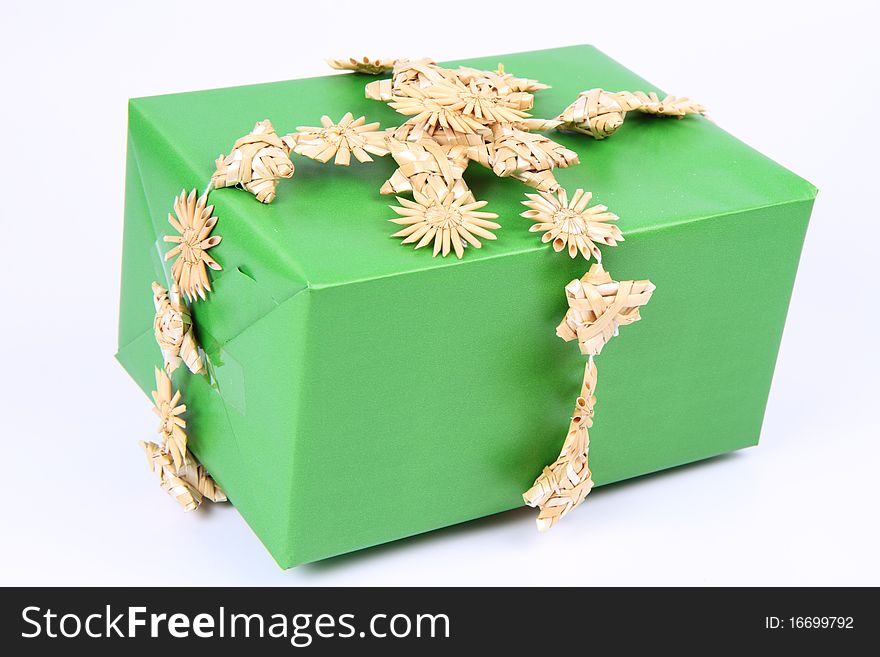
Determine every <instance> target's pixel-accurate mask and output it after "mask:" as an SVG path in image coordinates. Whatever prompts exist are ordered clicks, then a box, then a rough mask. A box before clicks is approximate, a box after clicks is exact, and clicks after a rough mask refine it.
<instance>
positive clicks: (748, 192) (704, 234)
mask: <svg viewBox="0 0 880 657" xmlns="http://www.w3.org/2000/svg"><path fill="white" fill-rule="evenodd" d="M499 62H503V63H504V66H505V69H506V70H507V71H508V72H511V73H513V74H515V75H517V76H523V77H529V78H535V79H538V80H541V81H542V82H545V83H547V84H550V85H552V88H551V89H548V90H545V91H540V92H537V93H536V94H535V106H534V109H533V110H532V112H531V113H532V114H533V116H535V117H547V118H549V117H553V116H556V115H557V114H558V113H559V112H560V111H561V110H562V109H564V108H565V107H566V106H567V105H568V104H569V103H571V102H572V100H573V99H574V98H575V97H576V96H577V94H578V93H579V92H580V91H583V90H584V89H589V88H593V87H602V88H604V89H609V90H615V91H616V90H624V89H625V90H646V91H650V90H657V88H656V87H655V86H654V85H651V84H650V83H648V82H646V81H644V80H642V79H641V78H639V77H637V76H636V75H635V74H633V73H631V72H630V71H628V70H627V69H625V68H623V67H622V66H620V65H619V64H617V63H616V62H614V61H613V60H611V59H609V58H608V57H606V56H605V55H603V54H602V53H600V52H599V51H597V50H596V49H594V48H592V47H590V46H574V47H568V48H559V49H553V50H544V51H538V52H527V53H519V54H512V55H499V56H496V57H488V58H483V59H475V60H468V61H465V62H456V63H455V64H456V65H457V64H465V65H468V66H473V67H478V68H487V69H492V68H495V67H496V66H497V64H498V63H499ZM372 79H373V78H370V77H367V76H361V75H355V74H342V75H331V76H327V77H320V78H310V79H305V80H295V81H288V82H277V83H271V84H262V85H254V86H246V87H236V88H229V89H217V90H210V91H201V92H194V93H185V94H174V95H167V96H156V97H149V98H138V99H133V100H132V101H131V102H130V107H129V137H128V161H127V182H126V207H125V233H124V253H123V272H122V294H121V309H120V321H119V351H118V354H117V358H118V360H119V361H120V363H121V364H122V365H123V367H125V368H126V370H127V371H128V372H129V373H130V374H131V376H132V377H133V378H134V380H135V381H136V382H137V383H138V385H139V386H140V387H141V388H142V389H143V390H144V392H146V393H149V391H150V390H151V389H152V387H153V371H154V370H153V368H154V367H156V366H159V367H161V365H162V355H161V352H160V350H159V348H158V347H157V345H156V342H155V339H154V336H153V328H152V322H153V314H154V308H153V302H152V295H151V291H150V284H151V282H152V281H154V280H155V281H158V282H159V283H161V284H162V285H167V282H168V281H169V280H170V279H169V277H168V274H169V263H165V262H164V261H163V254H164V253H165V251H167V250H168V248H169V246H168V245H167V244H165V243H164V242H163V241H162V237H163V235H166V234H170V230H171V228H170V226H169V225H168V223H167V214H168V212H169V211H170V210H171V205H172V201H173V199H174V197H175V196H176V195H177V194H178V193H179V192H180V190H181V189H182V188H186V189H187V190H189V189H192V188H193V187H198V188H199V192H201V191H202V190H203V188H204V186H205V185H206V183H207V182H208V180H209V179H210V178H211V174H212V173H213V172H214V161H215V159H216V158H217V155H218V154H219V153H221V151H222V152H228V149H229V147H230V146H231V145H232V143H233V142H234V141H235V140H236V139H237V138H238V137H240V136H241V135H244V134H246V133H247V132H249V131H250V130H251V128H252V127H253V125H254V123H255V122H256V121H258V120H261V119H264V118H269V119H271V120H272V123H273V124H274V126H275V128H276V130H277V131H278V132H279V134H284V133H285V132H290V131H293V130H294V129H295V128H296V126H298V125H316V124H317V121H318V119H319V117H320V116H321V115H323V114H328V115H330V116H331V117H333V118H334V119H338V118H339V117H340V116H342V115H343V114H344V113H345V112H347V111H351V112H352V113H353V114H354V116H356V117H357V116H360V115H365V116H366V117H367V120H368V121H380V122H381V123H382V127H383V128H384V127H390V126H394V125H399V124H400V123H401V122H402V121H403V120H405V117H401V116H400V115H399V114H397V113H395V112H394V111H393V110H392V109H390V108H389V107H387V106H385V105H384V104H383V103H379V102H375V101H371V100H368V99H366V98H365V97H364V85H365V84H366V83H367V82H369V81H371V80H372ZM674 91H675V92H677V93H682V92H683V90H674ZM551 136H552V138H553V139H554V140H556V141H558V142H560V143H562V144H563V145H564V146H566V147H567V148H570V149H572V150H574V151H576V152H577V153H578V155H579V156H580V161H581V164H580V165H577V166H574V167H571V168H568V169H560V170H557V171H556V177H557V179H558V180H559V182H560V183H561V184H562V185H563V186H564V187H566V188H567V189H569V190H574V189H576V188H578V187H582V188H585V189H589V190H590V191H592V192H593V194H594V202H597V203H602V204H605V205H607V206H608V207H609V208H610V210H611V211H613V212H614V213H616V214H618V215H619V216H620V221H619V226H620V228H621V230H622V231H623V234H624V236H625V238H626V242H625V243H623V244H622V245H620V246H618V247H615V248H610V247H606V248H605V249H603V256H604V257H603V265H604V266H605V268H606V269H607V270H608V271H610V272H612V273H613V275H614V277H615V278H616V279H618V280H623V279H645V278H650V280H651V281H652V282H653V283H654V284H655V285H656V286H657V290H656V292H655V293H654V296H653V298H652V300H651V303H650V304H649V305H648V306H646V307H645V308H644V310H643V313H642V315H643V321H641V322H639V323H638V324H636V325H634V326H632V327H630V328H628V329H627V331H625V332H622V334H621V336H620V337H618V338H616V339H615V340H614V341H613V342H612V343H611V344H609V346H608V347H607V348H606V349H605V350H604V351H603V358H602V384H601V394H600V396H599V400H598V405H597V409H596V421H595V424H594V426H593V428H592V429H591V430H590V436H591V450H590V466H591V469H592V471H593V479H594V481H595V483H596V485H604V484H609V483H613V482H615V481H619V480H622V479H628V478H631V477H636V476H639V475H642V474H646V473H649V472H655V471H657V470H662V469H664V468H670V467H674V466H677V465H681V464H684V463H689V462H692V461H695V460H699V459H703V458H707V457H710V456H714V455H717V454H721V453H724V452H728V451H731V450H735V449H740V448H743V447H748V446H751V445H755V444H757V442H758V437H759V434H760V429H761V422H762V418H763V414H764V407H765V404H766V401H767V395H768V391H769V388H770V382H771V378H772V374H773V368H774V365H775V360H776V354H777V349H778V347H779V342H780V338H781V335H782V329H783V324H784V321H785V315H786V311H787V307H788V302H789V298H790V294H791V289H792V285H793V282H794V278H795V273H796V270H797V264H798V258H799V256H800V251H801V245H802V242H803V238H804V233H805V230H806V227H807V222H808V220H809V215H810V211H811V208H812V204H813V199H814V197H815V194H816V190H815V188H814V187H813V186H812V185H810V184H809V183H807V182H806V181H804V180H803V179H801V178H799V177H798V176H796V175H794V174H792V173H791V172H789V171H787V170H786V169H784V168H782V167H781V166H779V165H778V164H776V163H774V162H772V161H771V160H769V159H767V158H766V157H764V156H762V155H761V154H760V153H758V152H756V151H754V150H752V149H751V148H749V147H748V146H746V145H745V144H743V143H742V142H740V141H738V140H737V139H735V138H734V137H732V136H731V135H729V134H728V133H726V132H725V131H724V130H722V129H721V128H719V127H718V126H716V125H714V124H713V123H711V122H710V121H708V120H707V119H704V118H703V117H688V118H686V119H684V120H680V121H678V120H675V119H658V118H654V117H648V116H644V115H640V114H638V113H630V114H628V115H627V118H626V122H625V124H624V125H623V126H622V127H620V128H619V130H617V132H616V133H615V134H614V135H613V136H611V137H609V138H607V139H604V140H602V141H594V140H592V139H590V138H588V137H585V136H583V135H575V134H560V133H553V134H552V135H551ZM293 158H294V162H295V164H296V175H295V176H294V178H293V179H292V180H282V181H279V185H278V195H277V198H276V199H275V200H274V201H273V202H272V204H271V205H263V204H261V203H259V202H257V201H256V200H255V199H254V197H253V196H252V195H251V194H248V193H247V192H244V191H240V190H236V189H220V190H215V191H213V192H211V197H210V202H211V203H213V204H214V205H215V211H214V212H215V215H217V216H218V217H219V222H218V224H217V228H216V229H215V231H214V232H215V234H218V235H221V236H222V237H223V240H222V242H221V243H220V244H219V245H218V246H216V247H215V248H213V249H212V250H211V255H212V256H213V257H214V258H216V259H217V261H218V262H219V263H220V264H221V265H222V266H223V270H222V271H219V272H211V275H212V286H213V288H214V291H213V292H212V293H210V294H209V296H208V300H207V301H204V302H198V303H195V304H193V307H192V315H193V320H194V323H195V327H196V334H197V337H198V340H199V342H200V344H201V345H202V347H203V348H204V350H205V358H206V366H207V368H208V374H207V375H193V374H191V373H189V372H188V371H186V368H183V367H181V368H178V369H177V370H176V371H175V372H174V375H173V379H174V385H175V387H180V389H181V390H182V391H183V394H184V400H185V402H186V404H187V407H188V413H187V427H188V433H189V441H190V443H189V446H190V449H191V450H192V452H193V453H194V454H195V455H196V456H197V457H198V458H199V459H200V461H201V462H202V463H203V464H204V466H205V467H206V468H207V470H208V471H209V472H210V473H211V474H212V475H213V477H214V478H215V479H216V480H217V482H218V483H219V484H220V485H221V486H222V487H223V489H224V491H225V492H226V493H227V495H228V496H229V499H230V501H231V502H232V503H233V504H234V505H235V506H236V508H237V509H238V510H239V511H240V513H241V514H242V516H243V517H244V518H245V520H246V521H247V522H248V523H249V525H250V526H251V527H252V528H253V530H254V531H255V532H256V534H257V535H258V536H259V538H260V539H261V540H262V542H263V543H264V544H265V545H266V547H267V548H268V550H269V551H270V552H271V554H272V556H273V557H274V558H275V560H276V561H277V562H278V563H279V564H280V565H281V566H283V567H289V566H294V565H297V564H301V563H304V562H308V561H314V560H317V559H322V558H325V557H329V556H333V555H336V554H341V553H344V552H349V551H352V550H357V549H360V548H364V547H368V546H371V545H376V544H379V543H383V542H387V541H392V540H395V539H398V538H403V537H405V536H410V535H413V534H417V533H420V532H425V531H429V530H432V529H436V528H439V527H444V526H447V525H451V524H455V523H458V522H463V521H466V520H470V519H473V518H478V517H481V516H486V515H489V514H492V513H497V512H500V511H504V510H507V509H511V508H514V507H517V506H520V505H522V503H523V502H522V497H521V495H522V492H523V491H524V490H526V489H527V488H528V487H529V486H530V485H531V483H532V482H533V480H534V479H535V477H536V476H537V474H538V473H539V472H540V471H541V468H542V467H543V466H544V465H545V464H547V463H549V462H551V461H552V460H553V459H554V458H555V457H556V456H557V454H558V451H559V448H560V445H561V444H562V441H563V439H564V438H565V435H566V430H567V426H568V416H569V414H570V412H571V404H572V401H573V398H574V396H576V394H577V391H578V389H579V386H580V377H581V376H582V374H583V357H582V356H580V355H579V354H578V353H577V352H578V350H577V349H576V348H572V346H571V345H567V344H565V343H564V342H563V341H562V340H560V339H559V338H557V337H556V336H555V334H554V331H555V327H556V325H557V324H558V323H559V321H560V320H561V319H562V317H563V315H564V314H565V311H566V309H567V304H566V297H565V292H564V289H563V288H564V286H565V285H566V284H567V283H568V282H569V281H571V280H572V279H574V278H578V277H580V276H582V275H583V274H584V272H585V271H586V270H587V269H588V267H589V263H587V262H586V261H584V260H583V259H580V258H578V259H575V260H572V259H570V258H568V257H567V255H565V254H560V253H555V252H553V250H552V249H551V248H550V247H549V245H545V244H542V243H541V241H540V239H539V237H538V236H536V235H535V234H534V233H530V232H528V228H529V226H530V224H531V223H532V222H530V221H528V220H526V219H523V218H521V217H520V216H519V214H520V212H521V211H522V210H523V207H522V205H521V204H520V201H522V200H524V199H525V196H524V193H525V192H526V191H530V190H529V189H528V188H526V187H525V186H524V185H522V184H521V183H518V182H517V181H515V180H512V179H499V178H496V177H495V176H494V175H493V174H492V173H491V171H488V170H486V169H483V168H482V167H480V166H479V165H477V164H472V165H471V166H470V167H469V168H468V170H467V171H466V173H465V179H466V180H467V182H468V184H469V186H470V187H471V188H472V190H473V191H474V194H475V196H476V197H477V198H479V199H484V200H487V201H489V204H488V206H487V207H486V208H485V210H487V211H490V212H495V213H497V214H498V215H499V219H498V220H497V221H498V223H500V224H502V228H501V229H499V230H497V231H496V234H497V236H498V239H497V240H496V241H492V242H484V244H483V248H482V249H479V250H476V249H472V248H469V249H468V250H467V252H466V253H465V256H464V258H463V259H461V260H457V259H455V258H454V257H448V258H445V259H444V258H440V257H437V258H432V257H431V252H430V250H429V249H422V250H419V251H414V250H413V249H412V247H411V246H405V245H401V244H400V240H399V239H393V238H391V237H390V236H391V234H392V233H393V232H395V230H396V228H397V227H396V226H395V225H394V224H391V223H389V222H387V221H386V220H387V219H391V218H393V217H394V216H395V215H394V213H393V212H392V211H391V210H390V209H389V208H388V205H389V204H395V201H394V199H393V197H389V196H380V195H379V193H378V190H379V187H380V186H381V185H382V183H383V182H384V181H385V180H386V179H387V178H388V177H389V176H390V175H391V173H392V172H393V171H394V169H395V166H396V165H395V163H394V162H393V160H391V158H390V157H385V158H375V159H376V161H375V162H374V163H369V164H358V163H357V162H353V163H352V166H350V167H334V166H333V165H332V164H326V165H323V164H320V163H318V162H315V161H313V160H309V159H306V158H303V157H299V156H293ZM147 408H148V406H146V405H145V412H148V411H147V410H146V409H147ZM130 438H131V440H132V458H133V459H140V458H142V455H141V454H139V453H138V451H137V448H136V441H137V440H138V439H142V438H143V439H149V438H150V437H149V436H131V437H130ZM145 479H146V478H145ZM162 502H167V503H170V501H167V500H161V497H160V493H159V492H158V487H157V503H162ZM589 516H590V513H589V500H588V501H587V503H586V504H585V505H584V506H582V507H581V508H580V509H579V510H578V511H576V512H575V513H573V514H572V515H571V516H570V517H569V518H568V519H567V520H566V522H589ZM523 531H532V527H531V525H528V526H524V527H523Z"/></svg>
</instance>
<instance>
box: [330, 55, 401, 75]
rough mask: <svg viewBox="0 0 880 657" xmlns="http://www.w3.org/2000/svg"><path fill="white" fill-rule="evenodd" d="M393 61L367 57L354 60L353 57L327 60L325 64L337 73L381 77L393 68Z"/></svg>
mask: <svg viewBox="0 0 880 657" xmlns="http://www.w3.org/2000/svg"><path fill="white" fill-rule="evenodd" d="M395 61H396V60H394V59H370V58H369V57H364V58H363V59H355V58H354V57H349V58H348V59H328V60H327V63H328V64H329V65H330V67H331V68H335V69H336V70H339V71H354V72H355V73H365V74H367V75H381V74H383V73H388V72H389V71H391V70H392V69H393V68H394V63H395Z"/></svg>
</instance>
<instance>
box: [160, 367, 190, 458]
mask: <svg viewBox="0 0 880 657" xmlns="http://www.w3.org/2000/svg"><path fill="white" fill-rule="evenodd" d="M179 402H180V391H179V390H178V391H176V392H174V393H173V394H172V392H171V377H169V376H168V374H167V373H166V372H165V370H160V369H159V368H158V367H157V368H156V389H155V390H154V391H153V403H154V404H155V406H154V407H153V413H155V414H156V416H157V417H158V418H159V429H158V433H159V435H160V436H162V449H164V450H166V451H167V452H168V453H169V454H170V455H171V459H172V461H173V462H174V466H175V467H178V468H179V467H181V466H182V465H184V464H185V463H186V453H187V451H186V440H187V439H186V432H185V431H184V429H186V420H184V419H183V418H182V417H180V416H181V415H183V414H184V413H186V404H181V403H179Z"/></svg>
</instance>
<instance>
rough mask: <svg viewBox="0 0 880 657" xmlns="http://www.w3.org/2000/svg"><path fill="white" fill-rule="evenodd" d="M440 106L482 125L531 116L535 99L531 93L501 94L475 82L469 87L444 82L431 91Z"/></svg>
mask: <svg viewBox="0 0 880 657" xmlns="http://www.w3.org/2000/svg"><path fill="white" fill-rule="evenodd" d="M429 93H430V94H431V96H432V97H433V98H435V99H436V100H437V101H438V102H439V103H440V104H442V105H444V106H446V107H448V108H449V109H450V110H452V111H455V112H460V113H461V114H464V115H465V116H473V117H474V118H475V119H476V120H477V121H479V122H480V123H512V122H514V121H519V120H521V119H524V118H526V117H528V116H529V115H528V114H527V113H526V111H525V110H529V109H531V108H532V104H533V103H534V97H533V96H532V95H531V94H527V93H507V94H502V93H499V92H498V90H496V89H494V88H493V87H492V86H490V85H488V84H478V83H477V81H476V80H471V81H470V82H469V83H468V84H463V83H461V82H458V81H456V83H441V84H437V85H435V86H432V87H430V88H429Z"/></svg>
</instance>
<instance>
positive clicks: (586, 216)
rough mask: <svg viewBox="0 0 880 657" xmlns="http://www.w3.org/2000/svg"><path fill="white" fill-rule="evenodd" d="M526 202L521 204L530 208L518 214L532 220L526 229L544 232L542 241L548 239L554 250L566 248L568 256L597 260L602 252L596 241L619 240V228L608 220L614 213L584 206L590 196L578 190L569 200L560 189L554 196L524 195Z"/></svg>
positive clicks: (612, 244) (616, 241) (609, 241)
mask: <svg viewBox="0 0 880 657" xmlns="http://www.w3.org/2000/svg"><path fill="white" fill-rule="evenodd" d="M526 196H527V197H528V198H529V200H528V201H522V204H523V205H525V206H526V207H528V208H531V209H530V210H528V211H527V212H523V213H522V215H521V216H523V217H525V218H526V219H531V220H532V221H535V222H537V223H535V224H534V225H533V226H532V227H531V228H529V231H530V232H544V235H543V236H542V237H541V241H543V242H552V243H553V250H554V251H562V250H563V249H565V248H566V247H567V248H568V255H569V256H571V257H572V258H574V257H576V256H577V254H578V252H580V254H581V255H582V256H583V257H584V258H585V259H586V260H589V259H590V255H592V256H593V257H594V258H595V259H596V261H597V262H601V261H602V253H601V252H600V251H599V247H597V246H596V244H595V243H596V242H600V243H602V244H605V245H607V246H616V245H617V243H618V242H622V241H623V235H622V234H621V232H620V229H619V228H618V227H617V226H615V225H614V224H611V223H609V222H612V221H617V216H616V215H614V214H612V213H610V212H608V211H607V210H608V208H607V207H605V206H604V205H595V206H593V207H591V208H588V207H587V204H588V203H589V202H590V199H591V198H592V197H593V195H592V194H591V193H590V192H584V190H582V189H578V190H577V191H576V192H575V193H574V196H572V198H571V201H569V200H568V196H567V194H566V192H565V190H564V189H561V188H560V189H559V191H557V192H556V196H554V195H553V194H551V193H549V192H540V193H539V194H526Z"/></svg>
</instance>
